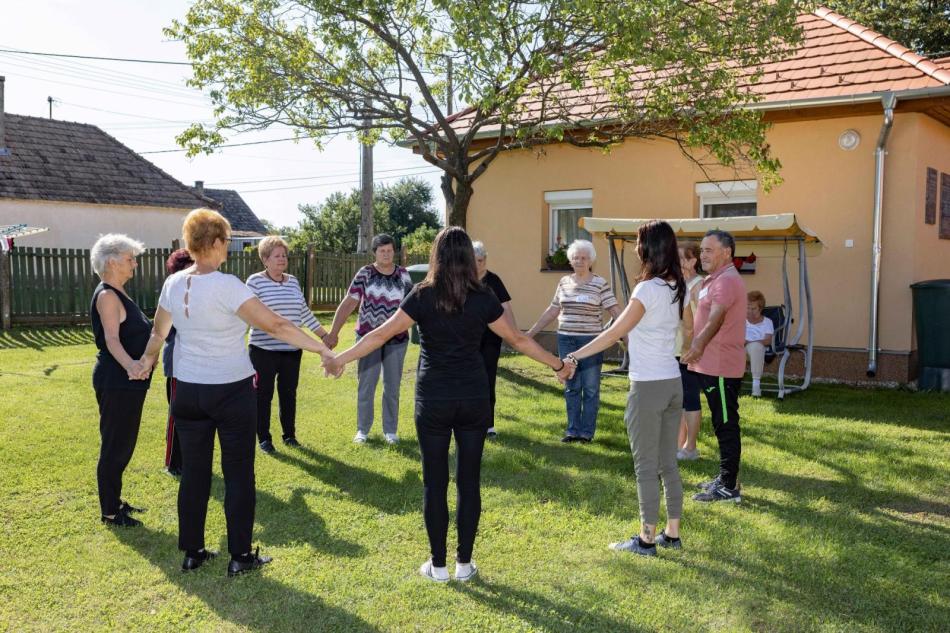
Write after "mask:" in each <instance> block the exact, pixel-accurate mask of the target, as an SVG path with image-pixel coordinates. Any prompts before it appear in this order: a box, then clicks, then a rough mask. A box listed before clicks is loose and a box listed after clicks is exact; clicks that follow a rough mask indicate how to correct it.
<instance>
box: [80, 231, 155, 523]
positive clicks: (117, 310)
mask: <svg viewBox="0 0 950 633" xmlns="http://www.w3.org/2000/svg"><path fill="white" fill-rule="evenodd" d="M143 248H144V247H143V245H142V243H141V242H138V241H136V240H133V239H132V238H130V237H127V236H125V235H119V234H109V235H103V236H102V237H100V238H99V239H98V240H96V243H95V244H94V245H93V247H92V251H91V254H90V259H91V260H92V268H93V270H95V271H96V274H97V275H99V278H100V279H101V280H102V281H101V282H100V283H99V285H98V286H97V287H96V290H95V292H94V293H93V295H92V303H91V305H90V306H89V317H90V319H91V320H92V332H93V335H94V336H95V339H96V347H97V348H98V349H99V353H98V354H97V355H96V365H95V368H93V370H92V386H93V388H94V389H95V391H96V402H98V404H99V434H100V436H101V438H102V446H101V448H100V451H99V464H98V466H97V468H96V479H97V481H98V486H99V506H100V510H101V512H102V522H103V523H105V524H106V525H110V526H121V527H135V526H138V525H141V524H142V523H141V521H139V520H137V519H134V518H132V517H131V516H130V515H131V514H132V513H133V512H141V509H140V508H136V507H134V506H132V505H129V504H128V503H126V502H125V501H123V500H122V497H121V495H122V474H123V473H124V472H125V468H126V466H128V464H129V460H131V459H132V452H133V451H134V450H135V442H136V440H137V439H138V434H139V425H140V423H141V421H142V405H143V404H144V403H145V395H146V393H147V392H148V388H149V385H150V381H149V380H148V379H145V380H136V379H134V378H136V377H137V376H138V375H139V373H140V372H141V368H142V367H141V363H139V362H138V361H136V360H133V359H137V358H139V357H140V356H141V355H142V352H144V351H145V346H146V344H148V338H149V335H150V334H151V331H152V324H151V322H150V321H149V320H148V317H146V316H145V314H144V313H143V312H142V310H141V309H139V307H138V306H137V305H136V304H135V302H133V301H132V299H130V298H129V296H128V295H127V294H126V292H125V284H126V282H128V281H129V280H130V279H132V276H133V275H134V274H135V268H136V266H138V264H137V262H136V261H135V257H136V255H138V254H140V253H141V252H142V250H143Z"/></svg>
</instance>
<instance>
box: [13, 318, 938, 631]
mask: <svg viewBox="0 0 950 633" xmlns="http://www.w3.org/2000/svg"><path fill="white" fill-rule="evenodd" d="M321 316H322V320H323V321H324V322H325V321H326V320H327V317H326V315H321ZM349 342H350V341H349V340H345V341H343V344H344V345H348V344H349ZM417 351H418V348H417V347H415V346H410V352H409V358H408V359H407V362H406V380H405V381H404V382H403V393H402V403H401V427H400V432H401V435H402V437H403V442H402V443H401V444H400V445H398V446H397V447H389V446H387V445H385V444H384V443H383V442H382V441H381V439H380V433H381V429H380V428H379V423H378V422H377V425H376V427H374V429H373V436H372V441H371V442H370V443H369V444H367V445H365V446H358V445H354V444H353V442H352V437H353V433H354V431H355V409H356V406H355V394H356V378H355V371H354V369H353V368H350V369H348V370H347V373H346V374H345V376H344V377H343V378H341V379H340V380H338V381H333V380H328V379H324V378H323V377H322V372H320V370H319V363H318V362H317V361H316V359H315V358H314V357H309V358H306V359H305V361H304V368H303V371H302V377H301V385H300V390H299V411H298V429H299V432H298V437H299V439H300V440H301V442H302V443H303V444H304V448H302V449H296V450H293V449H286V448H284V447H283V446H282V445H281V444H278V451H279V452H278V453H277V454H276V455H275V456H273V457H271V456H267V455H263V454H261V453H258V457H257V485H258V492H257V524H256V526H255V532H254V537H255V542H256V543H259V544H260V545H261V549H262V551H263V552H265V553H267V554H269V555H272V556H273V557H274V562H273V564H271V565H270V566H268V567H267V568H265V569H264V570H263V571H262V572H261V573H257V574H252V575H247V576H243V577H240V578H236V579H230V580H229V579H227V578H226V577H225V568H226V562H227V557H226V555H224V556H222V557H221V558H219V559H217V560H216V561H214V562H213V563H212V564H210V565H207V566H205V567H203V568H202V569H200V570H199V571H197V572H195V573H191V574H183V573H182V572H181V571H180V569H179V566H180V564H181V554H180V552H178V551H177V548H176V545H177V517H176V495H177V489H178V487H177V483H176V481H175V480H174V479H172V478H171V477H169V476H168V475H166V474H164V473H163V472H162V458H163V454H164V431H165V412H166V406H165V394H164V388H163V384H162V383H161V377H160V376H158V375H157V376H156V380H155V382H154V383H153V386H152V389H151V391H150V393H149V396H148V399H147V401H146V405H145V414H144V417H143V421H142V428H141V432H140V435H139V441H138V446H137V449H136V452H135V456H134V457H133V460H132V463H131V464H130V466H129V468H128V470H127V471H126V475H125V488H124V493H123V496H124V497H125V498H126V499H128V500H129V501H131V502H132V503H133V504H136V505H144V506H146V507H147V508H148V512H147V513H146V514H144V515H142V519H143V521H144V522H145V526H144V528H139V529H125V530H113V529H108V528H106V527H104V526H102V525H101V524H100V523H99V511H98V502H97V497H96V481H95V469H96V459H97V455H98V450H99V440H98V426H97V423H98V420H97V411H96V403H95V397H94V395H93V391H92V387H91V383H90V372H91V369H92V363H93V356H94V346H93V344H92V338H91V335H90V334H89V333H88V330H86V329H83V328H75V329H49V330H42V329H36V330H14V332H13V333H5V334H0V403H2V406H0V420H2V422H0V443H2V447H3V448H2V450H3V459H2V460H0V482H2V490H3V497H2V513H0V557H2V559H0V560H2V563H0V630H10V631H56V630H69V631H87V630H88V631H93V630H95V631H99V630H124V631H133V630H134V631H150V632H151V631H205V630H209V631H267V632H270V631H390V630H399V631H449V630H451V631H505V632H508V631H605V632H612V633H615V632H620V631H648V630H665V631H681V630H682V631H719V630H724V631H781V630H787V631H812V630H814V631H912V630H918V631H939V630H943V631H946V630H948V628H950V441H948V440H950V398H948V397H947V396H946V395H930V394H914V393H909V392H904V391H871V390H858V389H850V388H844V387H830V386H816V387H814V388H813V389H811V390H809V391H808V392H807V393H805V394H800V395H796V396H792V397H791V398H790V399H788V400H787V401H785V402H777V401H775V400H771V399H762V400H752V399H750V398H743V399H742V402H741V413H742V418H743V421H742V424H743V470H742V482H743V503H742V504H741V505H738V506H736V505H731V504H730V505H725V504H714V505H711V506H700V505H698V504H696V503H695V502H692V501H689V500H688V499H687V501H686V505H685V508H684V520H683V538H684V546H685V548H684V549H683V550H682V551H679V552H669V551H666V550H663V551H661V552H660V556H658V557H657V558H654V559H643V558H640V557H635V556H632V555H625V554H622V553H617V552H612V551H609V550H608V549H607V547H606V546H607V544H608V543H609V542H610V541H614V540H621V539H622V538H624V537H627V536H629V535H630V534H632V533H633V532H634V531H635V530H636V526H637V500H636V487H635V482H634V477H633V464H632V460H631V458H630V454H629V447H628V444H627V439H626V434H625V431H624V427H623V421H622V414H623V406H624V402H625V387H626V385H625V380H623V379H618V378H611V379H607V380H606V381H605V383H604V388H603V401H602V404H601V413H600V418H599V421H598V422H599V423H598V432H597V438H596V441H595V443H593V444H591V445H575V444H572V445H565V444H560V443H559V442H558V441H557V440H558V438H559V437H560V435H561V433H562V430H563V424H564V422H563V420H564V412H563V409H564V404H563V399H562V397H561V395H560V390H559V388H558V386H557V383H556V381H555V379H554V377H553V375H551V372H550V371H549V370H547V369H545V368H542V367H540V366H538V365H535V364H533V363H531V362H530V361H527V360H525V359H524V358H521V357H514V356H507V357H503V358H502V361H501V367H500V369H499V381H498V387H499V397H498V407H497V411H498V415H497V426H498V428H499V432H500V438H499V440H498V441H497V442H495V443H491V444H489V445H488V446H487V448H486V452H485V459H484V464H483V471H482V483H483V488H482V498H483V507H484V510H483V514H482V520H481V529H480V533H479V536H478V540H477V542H476V547H475V560H476V561H477V562H478V564H479V566H480V568H481V574H480V577H479V578H478V579H476V580H475V581H473V582H472V583H470V584H469V585H458V584H456V583H454V582H453V583H450V584H449V585H436V584H434V583H430V582H428V581H426V580H424V579H422V578H421V577H419V576H418V575H417V573H416V569H417V567H418V566H419V564H420V563H421V562H422V561H423V560H425V559H426V558H427V552H428V547H427V541H426V535H425V530H424V527H423V523H422V514H421V495H422V486H421V481H420V467H419V457H418V447H417V445H416V443H415V432H414V428H413V425H412V410H413V399H412V393H413V391H412V390H413V387H414V380H413V374H414V368H415V362H416V355H417ZM274 424H275V425H276V424H277V423H276V420H275V422H274ZM278 430H279V427H278ZM700 450H701V452H702V459H700V460H699V461H697V462H686V463H684V464H683V466H682V472H683V479H684V482H685V483H686V484H687V486H688V489H687V492H690V491H691V489H692V486H693V484H695V483H696V482H698V481H700V480H703V479H706V478H708V477H709V476H711V475H712V474H714V473H715V472H716V468H717V460H714V459H713V456H714V455H715V454H716V447H715V439H714V438H713V437H712V436H711V433H710V429H709V423H708V417H707V418H705V421H704V427H703V432H702V436H701V445H700ZM216 458H217V456H216ZM222 497H223V484H222V480H221V477H220V466H219V465H217V464H216V466H215V480H214V485H213V489H212V500H211V503H210V508H209V514H208V525H207V537H208V546H209V547H211V548H214V549H220V550H221V551H222V552H224V551H225V550H226V541H225V528H224V515H223V511H222ZM454 546H455V544H454V528H453V531H452V532H450V541H449V548H450V551H451V550H452V549H453V548H454Z"/></svg>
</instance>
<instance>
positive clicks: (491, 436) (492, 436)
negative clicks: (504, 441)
mask: <svg viewBox="0 0 950 633" xmlns="http://www.w3.org/2000/svg"><path fill="white" fill-rule="evenodd" d="M497 437H498V431H496V430H495V427H493V426H490V427H488V439H490V440H493V439H495V438H497Z"/></svg>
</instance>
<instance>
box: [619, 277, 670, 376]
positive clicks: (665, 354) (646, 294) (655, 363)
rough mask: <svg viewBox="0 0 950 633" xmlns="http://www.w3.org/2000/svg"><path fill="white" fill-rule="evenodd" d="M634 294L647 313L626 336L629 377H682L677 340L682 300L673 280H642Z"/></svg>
mask: <svg viewBox="0 0 950 633" xmlns="http://www.w3.org/2000/svg"><path fill="white" fill-rule="evenodd" d="M633 298H634V299H637V300H638V301H639V302H640V303H642V304H643V307H644V308H645V309H646V313H645V314H644V315H643V318H642V319H640V322H639V323H637V326H636V327H635V328H633V330H631V332H630V334H629V335H628V337H627V342H628V345H629V347H628V349H629V351H630V380H637V381H645V380H669V379H670V378H679V377H680V366H679V363H678V362H677V361H676V354H675V350H674V343H675V341H676V331H677V330H678V329H679V326H680V308H679V302H678V301H674V299H675V298H676V293H675V291H674V290H673V288H672V287H671V285H670V284H668V283H667V282H665V281H663V280H662V279H657V278H654V279H648V280H647V281H641V282H640V283H638V284H637V285H636V287H635V288H634V289H633Z"/></svg>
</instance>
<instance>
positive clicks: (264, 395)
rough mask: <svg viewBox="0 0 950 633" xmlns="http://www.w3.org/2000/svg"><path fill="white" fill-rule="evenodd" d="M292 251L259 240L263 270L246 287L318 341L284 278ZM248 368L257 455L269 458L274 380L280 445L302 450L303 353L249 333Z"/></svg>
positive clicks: (294, 287) (276, 240) (301, 301)
mask: <svg viewBox="0 0 950 633" xmlns="http://www.w3.org/2000/svg"><path fill="white" fill-rule="evenodd" d="M289 251H290V249H289V247H288V246H287V242H285V241H284V240H283V239H281V238H280V237H277V236H276V235H271V236H268V237H265V238H264V239H263V240H261V242H260V244H258V246H257V252H258V254H259V255H260V258H261V261H262V262H263V263H264V270H263V271H262V272H259V273H254V274H253V275H251V276H250V277H248V278H247V287H248V288H250V289H251V291H252V292H253V293H254V294H255V295H257V298H258V299H260V300H261V303H263V304H264V305H265V306H267V307H268V308H270V309H271V310H273V311H274V312H276V313H277V314H279V315H280V316H282V317H284V318H285V319H287V320H288V321H290V322H291V323H293V324H294V325H296V326H298V327H302V328H309V329H310V330H312V331H313V332H314V333H315V334H316V335H317V336H319V337H320V339H321V340H322V339H323V338H324V337H325V336H326V335H327V331H326V330H324V329H323V327H322V326H321V325H320V323H318V322H317V319H316V318H314V316H313V312H311V311H310V306H309V305H307V300H306V299H305V298H304V295H303V291H302V290H301V289H300V283H299V282H298V281H297V278H296V277H294V276H293V275H291V274H288V273H286V272H284V271H285V270H287V257H288V253H289ZM249 348H250V350H249V351H250V355H251V363H252V364H253V365H254V370H255V371H256V372H257V440H258V441H259V442H260V447H261V450H262V451H264V452H265V453H273V452H275V449H274V442H273V439H272V438H271V434H270V410H271V401H273V399H274V379H275V378H276V379H277V397H278V405H277V410H278V414H279V416H280V426H281V430H282V432H283V439H284V444H286V445H287V446H300V443H299V442H298V441H297V432H296V416H297V381H298V379H299V378H300V358H301V356H302V354H303V353H302V351H301V350H300V349H299V348H297V347H294V346H293V345H290V344H288V343H284V342H283V341H280V340H277V339H276V338H274V337H272V336H270V335H269V334H267V332H265V331H263V330H259V329H257V328H251V338H250V345H249Z"/></svg>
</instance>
